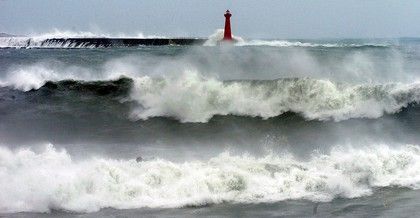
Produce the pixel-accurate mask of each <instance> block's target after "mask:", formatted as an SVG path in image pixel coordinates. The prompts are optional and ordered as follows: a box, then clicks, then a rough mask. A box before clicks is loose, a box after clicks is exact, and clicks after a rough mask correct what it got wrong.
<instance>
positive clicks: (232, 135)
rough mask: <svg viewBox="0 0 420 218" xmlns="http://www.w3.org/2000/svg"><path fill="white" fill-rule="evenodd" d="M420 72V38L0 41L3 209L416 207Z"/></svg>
mask: <svg viewBox="0 0 420 218" xmlns="http://www.w3.org/2000/svg"><path fill="white" fill-rule="evenodd" d="M419 79H420V39H417V38H398V39H319V40H276V39H266V40H263V39H261V40H246V39H240V40H239V41H238V42H237V43H236V44H233V45H222V46H217V45H216V44H215V43H214V40H213V41H212V38H210V40H209V41H207V42H205V43H204V44H203V45H166V46H135V47H123V46H111V47H106V48H104V47H92V46H87V45H84V44H77V45H75V44H71V43H64V44H63V43H62V44H54V43H52V44H45V43H44V44H42V43H40V42H39V41H37V40H32V41H29V42H28V41H27V39H25V38H23V37H18V38H10V37H2V38H0V217H56V216H59V217H139V216H140V217H157V216H162V217H196V216H202V217H335V216H339V217H417V216H418V214H419V213H420V209H419V208H420V207H419V206H420V203H419V202H420V198H419V197H418V196H419V191H418V189H419V188H420V134H419V130H420V124H419V121H420V107H419V106H418V103H419V101H420V80H419ZM136 159H137V160H136Z"/></svg>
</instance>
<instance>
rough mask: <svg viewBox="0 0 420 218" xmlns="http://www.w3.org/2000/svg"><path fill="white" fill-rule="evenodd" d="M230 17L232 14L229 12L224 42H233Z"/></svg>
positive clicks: (226, 17) (227, 13)
mask: <svg viewBox="0 0 420 218" xmlns="http://www.w3.org/2000/svg"><path fill="white" fill-rule="evenodd" d="M230 17H232V14H231V13H230V11H229V10H227V11H226V13H225V35H224V36H223V40H225V41H232V40H233V39H232V31H231V30H230Z"/></svg>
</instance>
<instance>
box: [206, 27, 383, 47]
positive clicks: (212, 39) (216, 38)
mask: <svg viewBox="0 0 420 218" xmlns="http://www.w3.org/2000/svg"><path fill="white" fill-rule="evenodd" d="M223 35H224V30H223V29H217V30H216V31H215V32H214V33H213V34H212V35H210V36H209V37H208V40H207V41H206V42H205V43H204V45H205V46H216V45H218V44H219V42H221V41H222V40H223ZM232 37H233V39H234V40H235V43H234V44H233V45H234V46H269V47H326V48H335V47H337V48H340V47H356V48H357V47H364V46H374V47H387V46H389V45H387V44H373V43H364V44H356V43H311V42H301V41H288V40H260V39H255V40H245V39H243V38H241V37H239V36H232Z"/></svg>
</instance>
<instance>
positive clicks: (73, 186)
mask: <svg viewBox="0 0 420 218" xmlns="http://www.w3.org/2000/svg"><path fill="white" fill-rule="evenodd" d="M0 169H1V170H0V185H1V187H2V189H3V190H2V193H3V194H2V195H0V211H1V212H3V213H4V212H20V211H28V212H48V211H50V210H52V209H56V210H57V209H58V210H69V211H77V212H93V211H98V210H100V209H101V208H106V207H112V208H118V209H126V208H141V207H152V208H154V207H167V208H173V207H183V206H191V205H193V206H200V205H206V204H213V203H221V202H226V201H227V202H232V203H256V202H274V201H282V200H287V199H307V200H312V201H330V200H332V199H334V198H336V197H344V198H353V197H359V196H364V195H369V194H371V193H372V192H373V188H375V187H387V186H400V187H409V188H415V189H417V188H419V185H420V177H419V176H418V175H419V174H420V147H419V146H412V145H407V146H403V147H401V148H390V147H388V146H384V145H382V146H373V147H367V148H360V149H352V148H335V149H333V150H332V151H331V152H330V154H327V155H321V154H314V155H313V157H312V158H311V159H310V160H308V161H299V160H297V159H295V158H294V157H293V156H291V155H282V156H277V155H274V154H271V155H268V156H265V157H261V158H257V157H253V156H250V155H242V156H234V155H230V154H229V153H223V154H220V155H219V156H217V157H214V158H212V159H210V160H208V161H193V162H185V163H175V162H171V161H167V160H163V159H155V160H148V161H144V162H140V163H137V162H136V161H135V160H113V159H103V158H92V159H88V160H85V161H73V160H72V159H71V157H70V156H69V155H68V154H67V153H66V151H57V150H56V149H54V147H53V146H52V145H48V146H46V148H45V150H44V151H43V152H41V153H36V152H33V151H32V150H29V149H19V150H16V151H12V150H10V149H7V148H5V147H0Z"/></svg>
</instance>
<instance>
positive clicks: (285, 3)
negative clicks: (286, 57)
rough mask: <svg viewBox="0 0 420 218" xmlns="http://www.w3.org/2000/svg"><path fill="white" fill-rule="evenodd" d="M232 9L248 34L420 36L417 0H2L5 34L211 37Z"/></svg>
mask: <svg viewBox="0 0 420 218" xmlns="http://www.w3.org/2000/svg"><path fill="white" fill-rule="evenodd" d="M227 8H229V9H231V11H232V13H233V17H232V30H233V32H234V34H235V35H239V36H242V37H245V38H326V37H333V38H340V37H401V36H420V1H419V0H346V1H344V0H272V1H269V0H0V32H6V33H12V34H13V33H14V34H31V33H42V32H48V31H51V30H52V29H54V28H57V29H60V30H71V31H90V32H101V33H110V34H116V33H126V34H134V33H138V32H142V33H144V34H145V35H165V36H208V35H210V34H211V33H213V32H214V30H215V29H217V28H222V27H223V24H224V17H223V13H224V11H225V10H226V9H227Z"/></svg>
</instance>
